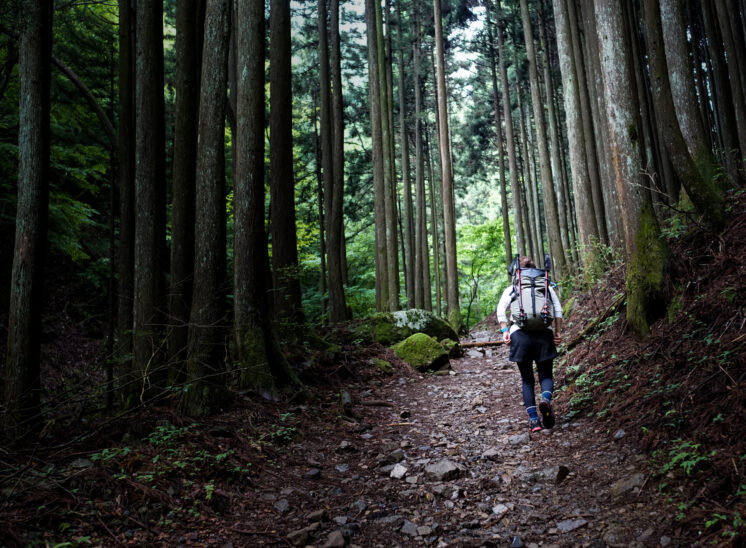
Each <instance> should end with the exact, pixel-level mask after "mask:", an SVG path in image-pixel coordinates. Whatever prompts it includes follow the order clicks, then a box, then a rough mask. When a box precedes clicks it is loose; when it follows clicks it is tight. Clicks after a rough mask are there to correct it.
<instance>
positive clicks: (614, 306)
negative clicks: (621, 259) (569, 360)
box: [567, 293, 627, 350]
mask: <svg viewBox="0 0 746 548" xmlns="http://www.w3.org/2000/svg"><path fill="white" fill-rule="evenodd" d="M626 297H627V295H626V294H625V293H622V294H621V295H619V296H618V297H617V298H616V299H615V300H614V302H613V303H611V306H609V308H607V309H606V310H605V311H604V313H603V314H601V315H600V316H597V317H596V318H595V319H594V320H593V321H591V323H589V324H588V325H587V326H586V327H585V329H583V330H582V331H581V332H580V333H578V334H577V335H576V336H575V338H573V340H571V341H570V342H568V343H567V350H570V349H572V348H573V347H574V346H575V345H577V344H578V343H579V342H580V341H581V340H583V339H584V338H585V337H587V336H588V335H589V334H590V333H592V332H593V331H594V330H595V329H596V328H597V327H598V325H599V324H600V323H601V322H603V321H604V320H605V319H606V318H608V317H609V316H611V315H612V314H613V313H614V312H615V311H616V309H617V308H619V306H621V304H622V303H623V302H624V299H625V298H626Z"/></svg>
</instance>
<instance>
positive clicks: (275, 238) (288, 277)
mask: <svg viewBox="0 0 746 548" xmlns="http://www.w3.org/2000/svg"><path fill="white" fill-rule="evenodd" d="M269 22H270V43H271V47H270V50H269V56H270V60H269V80H270V83H269V85H270V94H269V102H270V114H269V171H270V204H271V209H270V211H271V212H272V215H271V229H272V273H273V290H274V303H275V312H276V314H277V316H278V319H280V320H286V321H290V322H291V323H296V324H298V323H302V322H303V321H304V318H303V309H302V305H301V290H300V280H299V279H298V276H299V272H298V240H297V235H296V224H295V182H294V176H293V125H292V124H293V96H292V85H291V84H292V74H291V70H290V54H291V52H290V0H270V20H269ZM328 236H331V234H328ZM329 243H330V244H331V243H332V242H331V240H330V242H329Z"/></svg>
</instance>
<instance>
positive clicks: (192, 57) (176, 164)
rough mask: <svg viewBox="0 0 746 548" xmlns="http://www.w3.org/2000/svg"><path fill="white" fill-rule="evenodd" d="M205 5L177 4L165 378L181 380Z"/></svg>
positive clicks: (186, 0) (194, 1) (192, 0)
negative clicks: (166, 365)
mask: <svg viewBox="0 0 746 548" xmlns="http://www.w3.org/2000/svg"><path fill="white" fill-rule="evenodd" d="M204 7H205V6H204V1H203V0H180V1H179V2H178V3H177V4H176V57H177V59H178V63H177V64H176V105H175V107H174V145H173V146H174V152H173V154H174V159H173V183H172V187H173V192H172V194H173V202H172V204H171V276H170V286H169V292H168V301H169V302H168V315H169V332H168V340H167V347H168V363H169V364H170V367H171V372H170V376H171V377H172V378H173V379H174V380H177V381H181V380H183V378H184V362H185V360H186V353H187V352H186V350H187V340H188V333H189V325H188V323H189V314H190V305H191V302H192V277H193V275H194V236H195V230H194V219H195V217H194V216H195V212H194V207H195V206H194V204H195V202H194V193H195V170H196V160H197V123H198V119H197V118H198V113H199V97H200V84H199V82H200V70H201V61H202V28H203V25H204Z"/></svg>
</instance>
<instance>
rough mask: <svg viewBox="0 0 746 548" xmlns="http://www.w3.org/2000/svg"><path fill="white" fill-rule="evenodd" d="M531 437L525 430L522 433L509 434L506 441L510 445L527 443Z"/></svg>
mask: <svg viewBox="0 0 746 548" xmlns="http://www.w3.org/2000/svg"><path fill="white" fill-rule="evenodd" d="M530 439H531V437H530V436H529V435H528V432H525V433H523V434H516V435H515V436H510V437H509V438H508V443H510V444H511V445H522V444H524V443H528V442H529V440H530Z"/></svg>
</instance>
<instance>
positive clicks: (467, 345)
mask: <svg viewBox="0 0 746 548" xmlns="http://www.w3.org/2000/svg"><path fill="white" fill-rule="evenodd" d="M501 344H505V341H474V342H462V343H461V348H479V347H480V346H499V345H501Z"/></svg>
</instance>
